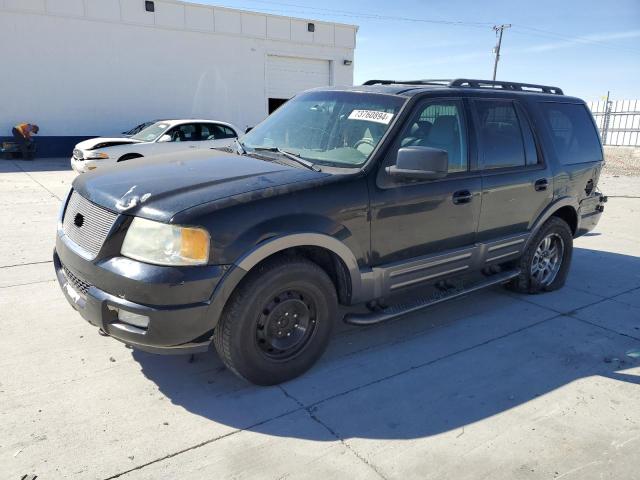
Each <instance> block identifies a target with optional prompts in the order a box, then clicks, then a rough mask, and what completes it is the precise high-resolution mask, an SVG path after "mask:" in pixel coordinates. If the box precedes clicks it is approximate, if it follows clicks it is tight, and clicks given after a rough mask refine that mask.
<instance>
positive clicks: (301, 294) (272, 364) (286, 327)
mask: <svg viewBox="0 0 640 480" xmlns="http://www.w3.org/2000/svg"><path fill="white" fill-rule="evenodd" d="M336 316H337V296H336V291H335V287H334V285H333V283H332V282H331V279H330V278H329V276H328V275H327V274H326V273H325V271H324V270H322V269H321V268H320V267H319V266H318V265H316V264H315V263H313V262H310V261H309V260H306V259H304V258H298V257H293V258H291V257H280V258H277V259H274V260H271V261H267V262H266V263H264V264H263V265H261V266H259V267H258V268H257V270H256V271H252V272H251V273H249V275H248V277H247V278H246V279H245V280H244V281H243V282H242V283H241V285H240V286H239V287H238V290H237V291H236V292H234V294H233V295H232V297H231V299H230V300H229V304H228V305H227V306H226V307H225V310H224V312H223V315H222V318H221V319H220V323H219V324H218V326H217V327H216V330H215V334H214V343H215V346H216V350H217V351H218V354H219V355H220V358H221V359H222V361H223V362H224V364H225V365H226V366H227V367H228V368H229V369H230V370H231V371H233V372H234V373H235V374H236V375H238V376H240V377H242V378H244V379H246V380H248V381H250V382H252V383H255V384H258V385H274V384H277V383H281V382H284V381H287V380H290V379H292V378H295V377H297V376H298V375H300V374H302V373H304V372H305V371H306V370H308V369H309V368H310V367H311V366H312V365H313V364H314V363H315V362H316V360H317V359H318V358H319V357H320V356H321V355H322V353H323V352H324V350H325V348H326V346H327V344H328V342H329V338H330V335H331V331H332V329H333V324H334V323H335V318H336Z"/></svg>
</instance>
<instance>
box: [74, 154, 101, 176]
mask: <svg viewBox="0 0 640 480" xmlns="http://www.w3.org/2000/svg"><path fill="white" fill-rule="evenodd" d="M107 161H108V160H107ZM100 163H102V164H103V165H104V163H105V160H78V159H77V158H76V157H71V168H72V169H73V170H75V171H76V172H78V173H86V172H90V171H93V170H95V169H96V168H98V167H99V166H100Z"/></svg>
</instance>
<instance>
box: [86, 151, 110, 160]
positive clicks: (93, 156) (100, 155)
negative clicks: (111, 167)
mask: <svg viewBox="0 0 640 480" xmlns="http://www.w3.org/2000/svg"><path fill="white" fill-rule="evenodd" d="M84 158H85V159H87V160H100V159H105V158H109V155H107V154H106V153H102V152H89V153H87V155H86V156H85V157H84Z"/></svg>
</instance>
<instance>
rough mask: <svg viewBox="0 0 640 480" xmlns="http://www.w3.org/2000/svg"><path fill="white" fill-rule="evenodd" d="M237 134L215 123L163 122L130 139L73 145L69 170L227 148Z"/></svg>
mask: <svg viewBox="0 0 640 480" xmlns="http://www.w3.org/2000/svg"><path fill="white" fill-rule="evenodd" d="M238 132H239V130H238V129H237V128H236V127H234V126H233V125H232V124H230V123H226V122H218V121H215V120H162V121H158V122H156V123H154V124H153V125H150V126H148V127H147V128H145V129H144V130H142V131H140V132H139V133H137V134H135V135H133V136H131V137H120V138H117V137H114V138H106V137H98V138H91V139H89V140H85V141H83V142H80V143H78V144H77V145H76V147H75V148H74V150H73V156H72V157H71V167H72V168H73V169H74V170H75V171H76V172H78V173H84V172H88V171H90V170H95V169H96V168H99V167H103V166H107V165H114V164H115V163H117V162H122V161H125V160H131V159H134V158H140V157H148V156H151V155H159V154H162V153H171V152H179V151H184V150H189V149H199V150H202V149H206V148H217V147H227V146H229V145H231V144H232V143H233V141H234V139H235V138H237V137H238Z"/></svg>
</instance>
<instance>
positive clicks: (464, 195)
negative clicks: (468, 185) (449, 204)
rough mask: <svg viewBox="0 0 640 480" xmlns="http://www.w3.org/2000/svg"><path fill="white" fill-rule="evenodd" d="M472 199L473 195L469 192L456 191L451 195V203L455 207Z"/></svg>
mask: <svg viewBox="0 0 640 480" xmlns="http://www.w3.org/2000/svg"><path fill="white" fill-rule="evenodd" d="M472 198H473V195H472V194H471V192H470V191H469V190H458V191H457V192H455V193H454V194H453V203H454V204H455V205H460V204H463V203H469V202H470V201H471V199H472Z"/></svg>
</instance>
